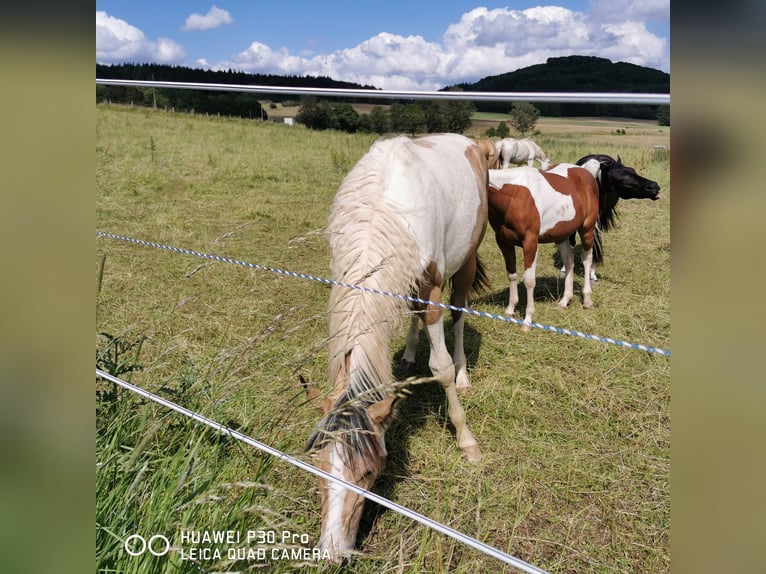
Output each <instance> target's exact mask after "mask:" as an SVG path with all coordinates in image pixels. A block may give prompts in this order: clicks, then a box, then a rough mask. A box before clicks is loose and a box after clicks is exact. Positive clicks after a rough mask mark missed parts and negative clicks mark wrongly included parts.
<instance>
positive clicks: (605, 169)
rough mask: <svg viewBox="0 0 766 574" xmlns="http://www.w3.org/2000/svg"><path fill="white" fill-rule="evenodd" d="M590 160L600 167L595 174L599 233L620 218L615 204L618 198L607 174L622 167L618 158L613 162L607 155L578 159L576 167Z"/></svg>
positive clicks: (606, 229)
mask: <svg viewBox="0 0 766 574" xmlns="http://www.w3.org/2000/svg"><path fill="white" fill-rule="evenodd" d="M590 160H596V161H598V163H599V165H600V168H599V170H598V173H597V174H596V182H597V183H598V191H599V193H598V225H599V228H600V229H601V231H609V230H610V229H611V228H613V227H614V226H615V225H616V224H617V221H618V220H619V218H620V217H619V213H618V211H617V202H618V201H619V199H620V196H619V195H618V194H617V191H616V190H615V189H614V187H613V186H612V182H611V179H610V178H609V172H610V171H611V170H612V169H614V168H616V167H622V160H621V159H620V158H619V156H618V157H617V159H616V160H615V159H614V158H612V157H610V156H608V155H603V154H594V155H586V156H585V157H582V158H580V159H579V160H577V165H579V166H583V165H584V164H585V163H587V162H588V161H590Z"/></svg>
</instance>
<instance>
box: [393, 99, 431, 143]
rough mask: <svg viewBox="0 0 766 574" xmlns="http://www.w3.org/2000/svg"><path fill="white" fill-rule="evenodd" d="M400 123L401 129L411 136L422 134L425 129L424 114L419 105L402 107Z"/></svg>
mask: <svg viewBox="0 0 766 574" xmlns="http://www.w3.org/2000/svg"><path fill="white" fill-rule="evenodd" d="M399 119H400V121H401V129H402V130H403V131H405V132H407V133H408V134H411V135H413V136H415V135H417V134H418V133H422V132H423V131H425V129H426V126H427V124H426V114H425V112H424V111H423V107H422V106H420V105H419V104H408V105H406V106H404V109H403V110H402V115H401V117H400V118H399Z"/></svg>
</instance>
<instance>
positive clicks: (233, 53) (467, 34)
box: [96, 0, 670, 91]
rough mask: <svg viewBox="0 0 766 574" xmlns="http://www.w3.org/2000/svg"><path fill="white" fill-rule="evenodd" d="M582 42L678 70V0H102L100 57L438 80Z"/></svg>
mask: <svg viewBox="0 0 766 574" xmlns="http://www.w3.org/2000/svg"><path fill="white" fill-rule="evenodd" d="M575 54H576V55H587V56H599V57H602V58H608V59H609V60H612V61H613V62H630V63H632V64H638V65H641V66H647V67H650V68H656V69H659V70H663V71H665V72H670V0H585V1H560V2H557V3H552V4H546V5H541V4H536V3H535V2H534V0H528V1H523V2H489V1H485V2H481V1H480V0H474V1H469V0H386V1H385V2H364V1H360V0H322V1H321V2H316V1H312V2H295V1H294V2H278V1H270V2H253V1H248V0H239V1H227V0H215V2H211V1H210V0H207V1H199V0H183V1H182V0H163V1H159V2H157V1H152V2H149V1H147V0H132V1H130V2H128V1H125V0H120V1H118V0H97V1H96V62H98V63H101V64H118V63H124V62H129V63H143V62H154V63H160V64H170V65H176V66H188V67H191V68H204V69H211V70H229V69H232V70H237V71H243V72H249V73H253V74H277V75H293V76H304V75H311V76H329V77H330V78H333V79H335V80H344V81H350V82H356V83H359V84H363V85H371V86H374V87H376V88H381V89H388V90H427V91H430V90H438V89H441V88H443V87H445V86H448V85H453V84H457V83H460V82H475V81H477V80H479V79H481V78H484V77H486V76H493V75H497V74H503V73H506V72H511V71H513V70H516V69H519V68H524V67H526V66H531V65H534V64H542V63H544V62H545V61H546V60H547V59H548V58H550V57H556V56H570V55H575Z"/></svg>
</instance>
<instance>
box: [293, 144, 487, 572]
mask: <svg viewBox="0 0 766 574" xmlns="http://www.w3.org/2000/svg"><path fill="white" fill-rule="evenodd" d="M486 222H487V163H486V159H485V157H484V155H483V153H482V152H481V151H480V149H479V148H478V146H476V144H475V143H474V142H473V141H472V140H470V139H468V138H466V137H463V136H460V135H455V134H441V135H431V136H426V137H423V138H419V139H414V140H411V139H409V138H406V137H403V136H401V137H397V138H394V139H390V140H384V141H379V142H377V143H375V144H373V146H372V147H371V148H370V151H369V152H368V153H367V154H366V155H365V156H364V157H362V159H361V160H359V162H358V163H357V164H356V166H355V167H354V168H353V169H352V170H351V171H350V172H349V174H348V175H347V176H346V178H345V179H344V180H343V182H342V184H341V186H340V188H339V189H338V192H337V194H336V196H335V199H334V201H333V204H332V208H331V210H330V216H329V223H328V228H327V231H328V236H329V243H330V253H331V263H330V267H331V274H332V278H333V279H335V280H337V281H339V282H343V283H347V284H353V285H357V286H360V287H365V288H370V289H376V290H381V291H387V292H392V293H402V294H409V293H412V294H415V295H417V296H418V297H419V298H421V299H425V300H430V301H435V302H441V300H442V289H443V287H444V285H445V282H446V281H448V280H450V279H452V284H453V287H452V295H451V299H450V302H451V303H452V304H453V305H456V306H461V307H462V306H465V305H467V303H468V295H469V291H470V290H471V289H472V287H474V286H475V282H476V279H477V276H478V277H479V278H481V277H483V274H482V273H478V274H477V268H478V267H479V264H478V258H477V254H476V251H477V249H478V247H479V244H480V243H481V240H482V237H483V235H484V230H485V228H486ZM412 310H413V309H412V308H411V306H410V304H409V303H408V302H407V301H405V300H403V299H400V298H394V297H388V296H384V295H378V294H375V293H370V292H367V291H362V290H358V289H351V288H349V287H340V286H333V287H332V290H331V293H330V302H329V318H328V321H329V343H328V351H329V378H330V382H331V383H332V386H333V388H332V392H331V393H330V395H329V397H327V398H326V399H324V400H323V401H321V403H320V404H321V410H322V412H323V413H324V417H323V418H322V419H321V420H320V421H319V423H318V424H317V426H316V427H315V429H314V431H313V432H312V434H311V436H310V438H309V439H308V442H307V449H308V450H310V451H312V453H313V456H314V460H315V462H316V464H317V465H318V466H319V467H320V468H321V469H323V470H325V471H326V472H328V473H331V474H332V475H334V476H337V477H341V478H343V479H345V480H347V481H349V482H351V483H353V484H355V485H358V486H360V487H362V488H365V489H369V488H371V487H372V485H373V483H374V482H375V479H376V477H377V476H378V475H379V473H380V472H381V470H382V469H383V466H384V464H385V461H386V455H387V452H386V445H385V440H384V433H385V431H386V429H387V428H388V426H389V425H390V423H391V421H392V419H393V417H394V407H395V403H396V402H397V401H398V400H399V396H397V393H396V391H395V388H396V386H395V384H394V377H393V372H392V365H391V356H390V354H389V342H390V338H391V332H392V329H393V326H394V325H395V324H396V322H397V321H398V320H400V319H402V317H403V316H405V315H408V314H411V312H412ZM414 311H415V314H414V316H413V320H412V326H414V327H415V330H414V333H413V331H412V330H411V331H410V334H409V335H408V336H407V348H406V351H405V354H404V356H405V359H406V360H414V354H415V345H416V344H417V334H418V333H417V325H418V323H417V321H418V317H420V318H421V319H422V321H423V323H424V324H425V330H426V332H427V333H428V337H429V340H430V343H431V355H430V359H429V362H428V365H429V367H430V369H431V372H432V373H433V377H434V379H436V380H438V381H439V382H440V383H441V385H442V387H443V388H444V390H445V392H446V395H447V400H448V412H449V417H450V420H451V422H452V424H453V425H454V427H455V431H456V434H457V442H458V445H459V446H460V448H461V450H462V452H463V455H464V456H465V457H466V458H468V459H469V460H472V461H476V460H478V459H479V458H480V457H481V453H480V450H479V446H478V444H477V443H476V439H475V438H474V436H473V434H471V431H470V430H469V429H468V426H467V425H466V422H465V413H464V411H463V407H462V406H461V404H460V401H459V399H458V394H457V388H456V382H457V386H461V387H467V386H469V382H468V377H467V373H466V358H465V354H464V351H463V324H464V321H465V316H464V314H463V313H460V312H453V323H454V335H455V349H454V354H453V356H452V357H450V354H449V352H448V351H447V347H446V345H445V339H444V325H443V317H442V309H441V308H440V307H434V306H431V305H429V306H418V307H415V308H414ZM310 398H311V396H310ZM320 483H321V484H320V487H321V499H322V533H321V536H320V539H319V546H320V548H321V549H322V550H323V551H325V550H326V551H329V553H330V555H331V556H332V558H333V559H334V560H336V561H342V560H343V559H344V558H346V557H348V556H350V555H351V553H352V552H353V549H354V545H355V541H356V535H357V530H358V527H359V520H360V518H361V515H362V507H363V504H364V498H363V497H361V496H358V495H357V494H355V493H353V492H351V491H349V490H347V489H345V488H343V487H341V486H339V485H337V484H335V483H333V482H330V481H326V480H320Z"/></svg>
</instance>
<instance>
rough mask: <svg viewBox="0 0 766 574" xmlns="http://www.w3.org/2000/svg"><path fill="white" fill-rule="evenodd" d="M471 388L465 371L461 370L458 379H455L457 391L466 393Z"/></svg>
mask: <svg viewBox="0 0 766 574" xmlns="http://www.w3.org/2000/svg"><path fill="white" fill-rule="evenodd" d="M470 388H471V382H470V381H469V380H468V377H467V376H466V374H465V371H464V370H462V369H461V370H460V372H459V373H458V375H457V377H455V390H457V392H458V393H464V392H466V391H467V390H468V389H470Z"/></svg>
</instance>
